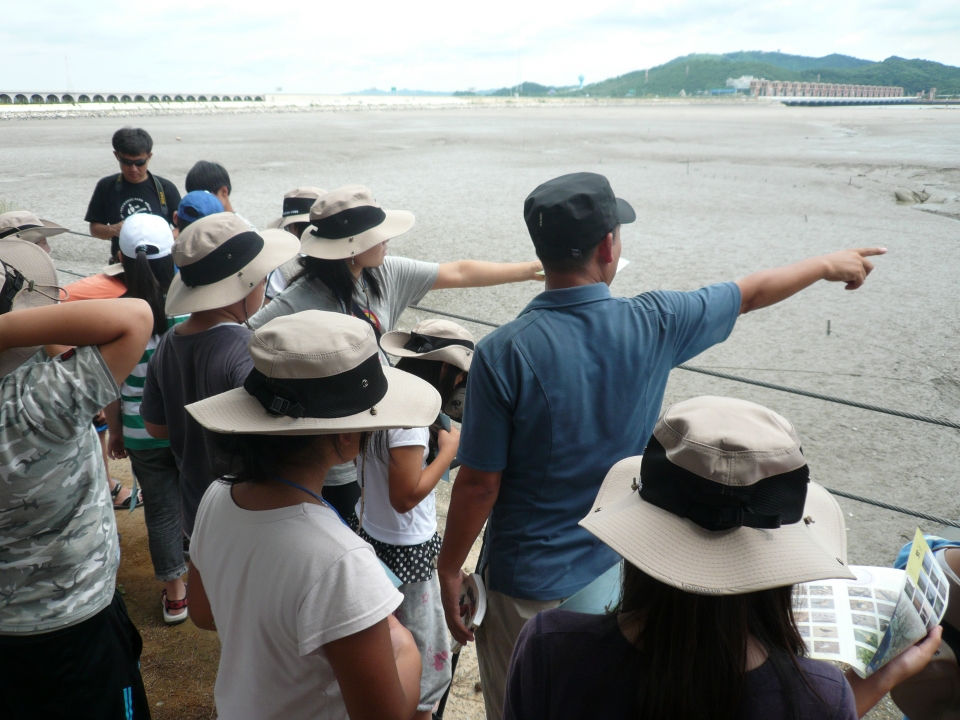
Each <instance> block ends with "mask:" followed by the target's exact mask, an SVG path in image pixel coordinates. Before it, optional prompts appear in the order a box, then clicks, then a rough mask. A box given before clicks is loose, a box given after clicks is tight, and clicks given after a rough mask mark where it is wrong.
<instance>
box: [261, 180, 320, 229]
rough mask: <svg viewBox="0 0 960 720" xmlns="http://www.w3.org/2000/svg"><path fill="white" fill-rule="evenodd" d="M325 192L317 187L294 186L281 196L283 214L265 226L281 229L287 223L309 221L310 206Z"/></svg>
mask: <svg viewBox="0 0 960 720" xmlns="http://www.w3.org/2000/svg"><path fill="white" fill-rule="evenodd" d="M326 194H327V191H326V190H323V189H321V188H318V187H310V186H307V187H299V188H294V189H293V190H291V191H290V192H288V193H287V194H286V195H284V196H283V214H282V215H281V216H280V217H278V218H277V219H276V220H271V221H270V224H268V225H267V227H268V228H280V229H281V230H283V229H284V228H286V227H287V225H293V224H294V223H308V222H310V208H311V207H313V204H314V203H315V202H316V201H317V200H319V199H320V198H321V197H323V196H324V195H326Z"/></svg>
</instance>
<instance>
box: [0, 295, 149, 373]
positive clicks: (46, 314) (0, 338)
mask: <svg viewBox="0 0 960 720" xmlns="http://www.w3.org/2000/svg"><path fill="white" fill-rule="evenodd" d="M151 332H153V313H152V312H151V311H150V306H149V305H147V303H146V302H144V301H143V300H137V299H135V298H121V299H117V300H86V301H84V302H77V303H65V304H63V305H47V306H45V307H38V308H29V309H26V310H16V311H14V312H9V313H7V314H6V315H0V352H2V351H4V350H8V349H9V348H14V347H30V346H31V345H70V346H74V347H80V346H83V345H96V346H97V347H98V349H99V350H100V355H101V356H102V357H103V359H104V361H105V362H106V363H107V367H109V368H110V372H111V374H112V375H113V378H114V380H116V381H117V383H118V384H119V383H122V382H123V381H124V380H126V378H127V375H129V374H130V371H131V370H133V368H134V367H136V365H137V363H138V362H139V361H140V357H141V356H142V355H143V349H144V348H145V347H146V346H147V341H148V340H149V339H150V333H151Z"/></svg>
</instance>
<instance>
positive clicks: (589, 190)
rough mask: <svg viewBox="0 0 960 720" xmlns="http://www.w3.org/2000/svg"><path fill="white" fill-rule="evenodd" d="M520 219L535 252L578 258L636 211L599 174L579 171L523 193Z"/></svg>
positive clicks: (630, 218) (550, 255)
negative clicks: (528, 192)
mask: <svg viewBox="0 0 960 720" xmlns="http://www.w3.org/2000/svg"><path fill="white" fill-rule="evenodd" d="M523 219H524V220H525V221H526V223H527V229H528V230H529V231H530V237H531V238H532V239H533V244H534V246H535V247H536V249H537V254H538V255H547V256H549V257H580V255H581V254H582V253H583V252H586V251H588V250H591V249H592V248H594V247H595V246H596V245H597V244H598V243H599V242H600V241H601V240H603V238H604V236H605V235H606V234H607V233H609V232H612V231H613V229H614V228H615V227H616V226H617V225H620V224H624V223H632V222H633V221H634V220H636V219H637V214H636V213H635V212H634V211H633V208H632V207H630V204H629V203H628V202H627V201H626V200H622V199H620V198H618V197H616V196H615V195H614V194H613V188H612V187H610V181H609V180H607V179H606V178H605V177H604V176H603V175H597V174H596V173H589V172H580V173H570V174H569V175H561V176H560V177H558V178H554V179H553V180H548V181H547V182H545V183H543V185H541V186H540V187H538V188H537V189H536V190H534V191H533V192H532V193H530V194H529V195H528V196H527V199H526V201H525V202H524V203H523Z"/></svg>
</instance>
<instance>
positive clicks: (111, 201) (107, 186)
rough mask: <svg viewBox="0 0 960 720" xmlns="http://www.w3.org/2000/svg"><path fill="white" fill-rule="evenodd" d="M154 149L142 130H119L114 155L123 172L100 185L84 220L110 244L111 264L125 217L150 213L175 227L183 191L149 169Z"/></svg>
mask: <svg viewBox="0 0 960 720" xmlns="http://www.w3.org/2000/svg"><path fill="white" fill-rule="evenodd" d="M152 150H153V139H152V138H151V137H150V135H149V134H148V133H147V131H146V130H143V129H142V128H132V127H125V128H120V129H119V130H117V131H116V132H115V133H114V134H113V154H114V156H115V157H116V158H117V161H118V162H119V163H120V172H119V173H117V174H114V175H108V176H107V177H105V178H102V179H101V180H100V181H99V182H98V183H97V187H96V189H95V190H94V191H93V197H92V198H90V204H89V205H88V206H87V214H86V217H84V220H86V221H87V222H88V223H90V234H91V235H93V236H94V237H97V238H101V239H103V240H110V241H111V245H110V258H111V262H116V257H117V252H118V251H119V244H118V241H119V237H120V228H121V227H122V226H123V221H124V220H125V219H126V218H128V217H130V216H131V215H136V214H137V213H150V214H152V215H159V216H160V217H162V218H163V219H164V220H166V221H167V222H168V223H170V224H171V225H172V224H173V213H174V211H175V210H176V209H177V206H178V205H179V204H180V192H179V191H178V190H177V188H176V186H175V185H174V184H173V183H172V182H170V181H169V180H166V179H164V178H162V177H158V176H156V175H154V174H153V173H151V172H150V171H149V170H147V164H148V163H149V162H150V158H151V157H153V152H152Z"/></svg>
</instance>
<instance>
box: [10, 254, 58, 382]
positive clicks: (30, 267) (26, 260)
mask: <svg viewBox="0 0 960 720" xmlns="http://www.w3.org/2000/svg"><path fill="white" fill-rule="evenodd" d="M0 263H2V264H0V270H2V271H3V287H2V289H0V315H3V314H6V313H8V312H13V311H15V310H25V309H27V308H34V307H42V306H44V305H56V304H57V298H58V297H59V293H60V288H59V286H58V284H57V269H56V268H55V267H54V265H53V261H52V260H51V259H50V255H49V254H48V253H47V252H46V251H45V250H43V249H41V248H39V247H37V246H36V245H34V244H33V243H32V242H26V241H24V240H19V239H17V240H0ZM39 349H40V346H39V345H37V346H33V347H22V348H11V349H9V350H7V351H6V352H3V353H0V377H3V376H5V375H8V374H9V373H11V372H13V371H14V370H16V369H17V368H18V367H20V366H21V365H23V363H24V362H26V360H27V359H28V358H29V357H31V356H32V355H33V354H34V353H36V352H37V351H38V350H39Z"/></svg>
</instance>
